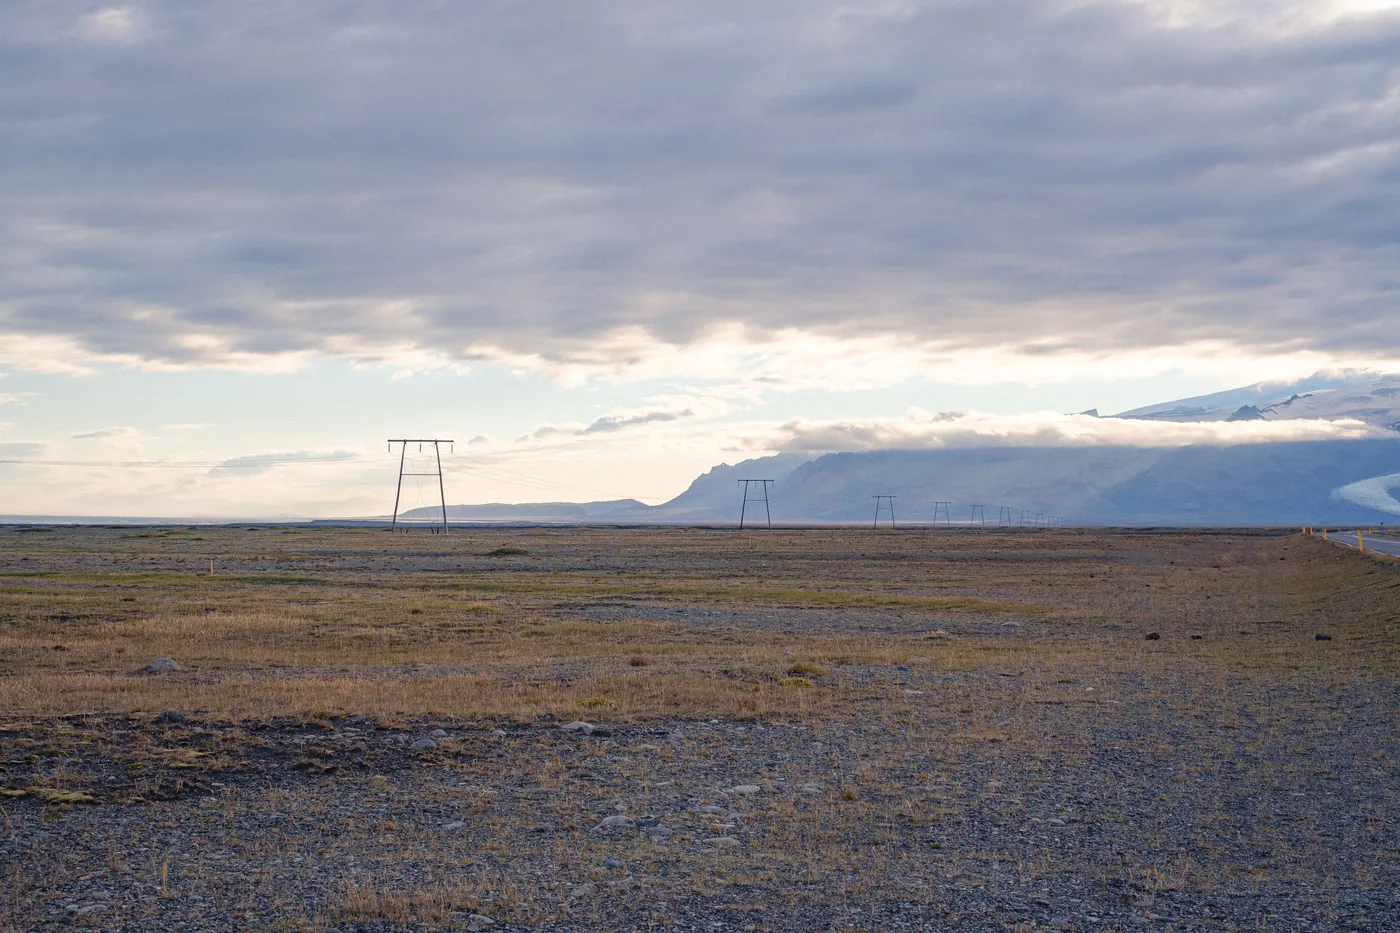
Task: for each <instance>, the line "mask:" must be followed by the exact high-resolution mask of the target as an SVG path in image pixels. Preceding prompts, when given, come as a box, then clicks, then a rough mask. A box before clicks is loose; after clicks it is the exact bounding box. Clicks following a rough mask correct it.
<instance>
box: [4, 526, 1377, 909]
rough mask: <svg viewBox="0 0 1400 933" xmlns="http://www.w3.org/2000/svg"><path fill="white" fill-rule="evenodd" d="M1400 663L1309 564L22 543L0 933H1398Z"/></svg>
mask: <svg viewBox="0 0 1400 933" xmlns="http://www.w3.org/2000/svg"><path fill="white" fill-rule="evenodd" d="M1397 636H1400V562H1396V561H1393V560H1389V559H1386V558H1384V557H1380V556H1374V555H1363V554H1358V553H1356V552H1354V551H1349V550H1346V549H1343V548H1339V547H1336V546H1335V545H1333V544H1330V543H1326V542H1323V541H1321V540H1319V539H1317V538H1313V537H1304V536H1300V535H1297V534H1292V535H1285V534H1281V533H1279V534H1275V533H1266V532H1257V531H1256V532H1250V531H1230V530H1220V531H1193V532H1179V531H1178V532H1172V531H1161V532H1155V533H1150V532H1126V531H1107V530H1105V531H1075V530H1063V529H1054V530H1050V529H1037V530H986V531H947V530H941V529H940V530H936V531H935V530H930V529H911V530H900V531H897V532H895V531H889V530H881V531H878V532H876V531H872V530H869V529H776V530H773V531H758V532H747V531H746V532H744V533H742V534H740V533H736V532H735V531H734V530H733V529H705V528H652V529H635V528H617V529H587V528H567V529H566V528H560V529H546V528H533V529H532V528H517V529H505V528H474V529H462V530H454V531H453V533H452V534H450V535H434V534H428V533H426V532H425V531H423V530H421V529H420V530H414V531H413V532H411V533H408V534H395V533H391V532H388V531H385V530H379V529H357V528H320V527H303V526H294V527H225V526H220V527H203V526H195V527H187V526H179V527H160V528H150V527H143V528H131V527H85V528H84V527H75V528H48V527H9V528H3V529H0V929H4V930H46V929H93V930H191V931H195V930H201V931H202V930H287V931H293V930H305V931H312V930H324V931H330V930H336V931H384V930H401V929H412V930H470V929H477V930H487V929H490V930H495V931H502V930H527V929H528V930H545V931H562V930H637V931H642V930H648V931H650V930H675V929H680V930H704V931H711V930H773V931H777V930H832V931H836V930H843V931H851V930H863V931H874V930H997V931H1022V933H1025V931H1040V930H1065V931H1100V930H1103V931H1114V930H1138V929H1142V930H1240V931H1243V930H1251V931H1256V930H1318V931H1324V930H1327V931H1330V930H1344V929H1355V930H1376V931H1381V930H1393V929H1400V899H1397V898H1396V896H1395V891H1396V889H1397V885H1400V835H1398V834H1397V828H1396V814H1397V812H1400V809H1397V804H1400V781H1398V780H1397V779H1398V778H1400V772H1397V769H1396V760H1397V756H1400V743H1397V723H1400V718H1397V712H1400V689H1397V688H1400V679H1397V673H1400V652H1397V640H1398V638H1397ZM157 658H169V659H172V660H173V661H174V662H175V665H176V667H177V668H178V669H168V670H161V669H160V668H161V665H156V672H147V668H148V665H150V664H151V662H152V661H154V660H155V659H157ZM578 723H585V724H587V725H586V727H585V726H580V725H578Z"/></svg>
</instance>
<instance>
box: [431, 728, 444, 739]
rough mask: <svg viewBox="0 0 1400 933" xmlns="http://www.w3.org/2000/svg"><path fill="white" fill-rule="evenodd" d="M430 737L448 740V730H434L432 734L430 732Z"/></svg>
mask: <svg viewBox="0 0 1400 933" xmlns="http://www.w3.org/2000/svg"><path fill="white" fill-rule="evenodd" d="M428 735H430V736H431V737H433V738H435V739H445V738H447V730H446V729H434V730H433V731H432V732H429V733H428Z"/></svg>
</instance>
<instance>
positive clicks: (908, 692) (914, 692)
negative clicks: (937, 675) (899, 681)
mask: <svg viewBox="0 0 1400 933" xmlns="http://www.w3.org/2000/svg"><path fill="white" fill-rule="evenodd" d="M904 695H905V696H907V697H921V696H923V695H924V692H923V691H922V690H911V689H909V688H907V687H906V688H905V690H904Z"/></svg>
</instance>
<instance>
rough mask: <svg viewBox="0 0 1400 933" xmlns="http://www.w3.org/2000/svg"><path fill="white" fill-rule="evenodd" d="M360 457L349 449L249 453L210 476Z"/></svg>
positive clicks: (249, 473) (252, 473)
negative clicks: (282, 465)
mask: <svg viewBox="0 0 1400 933" xmlns="http://www.w3.org/2000/svg"><path fill="white" fill-rule="evenodd" d="M358 459H359V457H358V456H357V455H356V454H354V453H350V452H348V451H337V452H334V453H329V454H328V453H316V452H315V451H305V450H294V451H289V452H286V453H270V454H247V455H245V456H241V457H230V458H228V459H227V460H224V461H222V462H221V463H219V464H218V465H217V466H215V467H213V468H212V469H211V470H210V471H209V475H210V476H256V475H258V474H260V473H266V472H267V471H268V470H271V469H272V468H273V467H275V466H278V465H279V464H284V463H292V464H296V463H342V462H346V463H348V462H354V461H355V460H358Z"/></svg>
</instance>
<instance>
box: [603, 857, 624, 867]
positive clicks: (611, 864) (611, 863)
mask: <svg viewBox="0 0 1400 933" xmlns="http://www.w3.org/2000/svg"><path fill="white" fill-rule="evenodd" d="M603 867H604V868H621V867H622V863H621V862H619V861H618V860H617V859H615V858H610V859H607V860H606V861H604V862H603Z"/></svg>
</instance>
